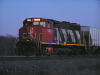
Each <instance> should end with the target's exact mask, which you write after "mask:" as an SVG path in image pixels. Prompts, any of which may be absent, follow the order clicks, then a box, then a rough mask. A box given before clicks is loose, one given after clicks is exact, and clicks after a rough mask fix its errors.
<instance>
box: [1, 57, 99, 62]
mask: <svg viewBox="0 0 100 75" xmlns="http://www.w3.org/2000/svg"><path fill="white" fill-rule="evenodd" d="M73 58H74V59H75V58H83V59H84V58H85V59H86V58H100V56H0V61H26V60H27V61H28V60H29V61H30V60H50V59H54V60H55V59H57V60H64V59H73Z"/></svg>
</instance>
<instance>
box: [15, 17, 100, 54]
mask: <svg viewBox="0 0 100 75" xmlns="http://www.w3.org/2000/svg"><path fill="white" fill-rule="evenodd" d="M88 28H89V27H88V26H80V25H79V24H77V23H70V22H66V21H62V22H60V21H56V20H52V19H44V18H27V19H25V20H24V21H23V27H21V28H20V29H19V41H18V42H17V44H16V46H17V53H18V55H23V54H24V55H27V54H29V55H45V54H47V55H53V54H54V55H55V54H59V55H60V54H63V55H76V54H95V53H100V50H99V49H100V43H99V42H100V40H99V39H100V38H99V37H100V36H98V39H97V40H98V41H99V42H98V43H96V44H95V41H94V40H93V39H94V38H92V37H93V36H94V34H93V33H91V32H90V31H91V30H90V31H89V29H88ZM98 32H99V31H98ZM98 34H99V35H100V33H98ZM95 37H96V36H95ZM97 44H98V45H97Z"/></svg>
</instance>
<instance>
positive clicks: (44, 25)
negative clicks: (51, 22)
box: [24, 22, 46, 27]
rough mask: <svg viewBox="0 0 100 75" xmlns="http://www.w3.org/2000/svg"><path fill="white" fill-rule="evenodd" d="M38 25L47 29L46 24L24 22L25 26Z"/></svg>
mask: <svg viewBox="0 0 100 75" xmlns="http://www.w3.org/2000/svg"><path fill="white" fill-rule="evenodd" d="M36 25H40V26H42V27H46V22H24V26H36Z"/></svg>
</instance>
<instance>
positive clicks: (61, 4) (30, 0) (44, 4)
mask: <svg viewBox="0 0 100 75" xmlns="http://www.w3.org/2000/svg"><path fill="white" fill-rule="evenodd" d="M29 17H42V18H47V19H48V18H49V19H55V20H59V21H69V22H75V23H78V24H80V25H85V26H92V27H98V28H100V0H0V35H8V34H10V35H13V36H18V29H19V28H20V27H21V26H22V24H23V20H24V19H26V18H29Z"/></svg>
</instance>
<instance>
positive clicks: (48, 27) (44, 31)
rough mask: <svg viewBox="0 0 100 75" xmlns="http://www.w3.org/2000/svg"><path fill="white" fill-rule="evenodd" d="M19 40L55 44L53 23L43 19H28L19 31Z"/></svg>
mask: <svg viewBox="0 0 100 75" xmlns="http://www.w3.org/2000/svg"><path fill="white" fill-rule="evenodd" d="M19 39H20V41H24V42H27V41H34V42H37V41H38V42H53V23H52V22H50V21H47V20H45V19H42V18H28V19H26V20H24V22H23V27H22V28H21V29H20V30H19Z"/></svg>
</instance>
